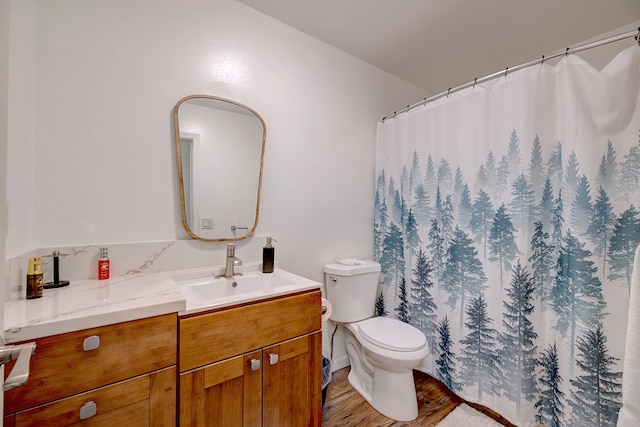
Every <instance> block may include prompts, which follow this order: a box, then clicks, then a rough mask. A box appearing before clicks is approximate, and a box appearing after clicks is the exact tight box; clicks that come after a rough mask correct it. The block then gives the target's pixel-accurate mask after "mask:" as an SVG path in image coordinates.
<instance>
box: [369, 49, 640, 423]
mask: <svg viewBox="0 0 640 427" xmlns="http://www.w3.org/2000/svg"><path fill="white" fill-rule="evenodd" d="M639 70H640V47H637V46H634V47H632V48H629V49H626V50H624V51H622V52H621V53H620V54H619V55H617V56H616V57H615V58H614V59H613V60H612V61H611V63H609V64H608V65H607V66H606V67H605V68H603V69H602V70H596V69H595V68H593V67H592V66H591V65H590V64H588V63H587V62H585V61H584V60H582V59H581V58H580V57H578V56H576V55H568V56H565V57H564V58H562V59H561V60H560V61H559V62H558V63H557V64H555V65H551V64H547V63H543V64H539V65H534V66H531V67H528V68H524V69H521V70H519V71H516V72H505V75H504V76H501V77H498V78H496V79H493V80H491V81H489V82H486V83H482V84H476V85H475V86H473V87H469V88H467V89H464V90H461V91H458V92H455V93H452V94H450V95H448V96H446V97H442V98H440V99H438V100H436V101H433V102H427V103H425V105H422V106H419V107H415V108H413V109H411V110H409V111H408V112H406V113H402V114H399V115H397V117H393V118H390V119H386V120H385V121H383V122H381V123H379V124H378V132H377V147H376V149H377V154H376V185H375V189H376V194H375V218H374V244H375V246H374V256H375V259H376V260H377V261H378V262H379V263H380V264H381V266H382V274H381V276H380V284H379V294H378V297H377V300H376V312H377V314H378V315H383V316H390V317H396V318H398V319H400V320H402V321H404V322H407V323H409V324H412V325H414V326H416V327H417V328H419V329H420V330H421V331H422V332H424V334H425V336H426V337H427V341H428V343H429V346H430V355H429V356H428V357H427V358H426V359H425V361H424V363H423V365H422V367H421V368H419V369H421V370H423V371H425V372H427V373H429V374H431V375H433V376H434V377H436V378H438V379H439V380H440V381H442V382H443V383H444V384H446V385H447V387H448V388H449V389H451V390H452V391H453V392H455V393H456V394H458V395H460V396H462V397H464V398H465V399H468V400H470V401H474V402H479V403H481V404H483V405H485V406H488V407H490V408H492V409H494V410H496V411H497V412H499V413H500V414H501V415H503V416H505V417H506V418H508V419H509V420H511V421H512V422H513V423H515V424H517V425H521V426H527V425H534V424H535V423H538V422H540V423H543V424H545V425H547V426H589V427H591V426H615V423H616V419H617V414H618V411H619V409H620V406H621V401H622V398H621V390H622V387H621V382H622V371H623V369H624V367H623V359H624V344H625V342H624V341H625V335H626V330H627V308H628V301H629V290H630V283H631V271H632V267H633V259H634V252H635V249H636V247H637V246H638V244H640V211H639V209H640V206H639V202H640V111H639V110H640V109H638V108H637V104H638V101H639V92H640V90H639V83H640V73H639ZM633 327H640V325H633Z"/></svg>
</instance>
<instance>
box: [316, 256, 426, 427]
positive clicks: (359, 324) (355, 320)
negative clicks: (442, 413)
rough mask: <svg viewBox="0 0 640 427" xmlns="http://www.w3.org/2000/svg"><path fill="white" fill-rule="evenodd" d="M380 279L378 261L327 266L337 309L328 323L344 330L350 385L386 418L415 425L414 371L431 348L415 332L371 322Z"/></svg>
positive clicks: (388, 323) (390, 321) (383, 321)
mask: <svg viewBox="0 0 640 427" xmlns="http://www.w3.org/2000/svg"><path fill="white" fill-rule="evenodd" d="M379 275H380V264H378V263H376V262H374V261H362V263H361V264H358V265H344V264H327V265H325V266H324V277H325V285H326V289H327V299H328V300H329V302H330V303H331V306H332V308H333V312H332V314H331V317H330V319H331V320H333V321H334V322H336V323H339V324H342V325H343V326H344V327H345V332H346V340H345V344H346V348H347V354H348V356H349V361H350V362H351V371H350V372H349V383H350V384H351V386H352V387H353V388H354V389H355V390H356V391H357V392H358V393H360V394H361V395H362V397H364V398H365V399H366V400H367V401H368V402H369V403H370V404H371V406H373V407H374V408H375V409H376V410H377V411H378V412H380V413H382V414H383V415H386V416H387V417H389V418H393V419H395V420H398V421H411V420H413V419H415V418H416V417H417V416H418V400H417V397H416V389H415V384H414V381H413V369H414V368H416V367H418V366H420V364H421V362H422V359H424V358H425V357H426V356H427V353H428V352H429V349H428V346H427V340H426V338H425V336H424V334H423V333H422V332H420V330H418V329H417V328H415V327H413V326H411V325H408V324H406V323H403V322H401V321H399V320H396V319H392V318H388V317H373V316H374V312H375V301H376V294H377V290H378V276H379ZM387 311H392V309H390V308H389V307H387Z"/></svg>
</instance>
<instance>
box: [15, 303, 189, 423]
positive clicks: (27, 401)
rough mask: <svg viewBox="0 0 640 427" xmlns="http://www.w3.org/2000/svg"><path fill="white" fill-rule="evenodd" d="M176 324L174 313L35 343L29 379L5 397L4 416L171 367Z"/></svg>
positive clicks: (174, 361) (62, 335)
mask: <svg viewBox="0 0 640 427" xmlns="http://www.w3.org/2000/svg"><path fill="white" fill-rule="evenodd" d="M176 325H177V315H176V314H175V313H173V314H166V315H163V316H157V317H150V318H147V319H140V320H134V321H131V322H125V323H118V324H114V325H109V326H103V327H99V328H92V329H85V330H82V331H78V332H70V333H67V334H60V335H54V336H51V337H45V338H41V339H38V340H36V342H37V347H36V354H35V355H33V356H32V358H31V367H30V373H29V380H28V381H27V383H26V384H25V385H23V386H22V387H18V388H15V389H13V390H10V391H7V392H6V393H5V414H8V413H11V412H16V411H20V410H23V409H26V408H30V407H33V406H36V405H40V404H43V403H45V402H50V401H52V400H55V399H60V398H63V397H67V396H71V395H73V394H77V393H80V392H84V391H87V390H91V389H93V388H97V387H101V386H104V385H107V384H112V383H115V382H117V381H122V380H124V379H127V378H131V377H134V376H137V375H141V374H145V373H148V372H151V371H154V370H158V369H161V368H165V367H167V366H170V365H175V364H176V351H175V349H176V345H177V326H176ZM87 338H88V340H87ZM98 338H99V343H98ZM85 348H87V349H86V350H85ZM10 370H11V366H7V368H6V370H5V375H6V374H7V373H8V372H9V371H10Z"/></svg>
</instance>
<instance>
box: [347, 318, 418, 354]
mask: <svg viewBox="0 0 640 427" xmlns="http://www.w3.org/2000/svg"><path fill="white" fill-rule="evenodd" d="M358 329H359V332H360V335H361V336H362V338H364V339H365V340H367V341H369V342H370V343H372V344H374V345H376V346H378V347H382V348H385V349H388V350H393V351H416V350H420V349H422V348H424V347H425V346H426V345H427V340H426V338H425V336H424V334H423V333H422V332H420V330H419V329H417V328H415V327H413V326H411V325H409V324H407V323H404V322H401V321H399V320H396V319H392V318H389V317H372V318H369V319H366V320H363V321H362V322H358Z"/></svg>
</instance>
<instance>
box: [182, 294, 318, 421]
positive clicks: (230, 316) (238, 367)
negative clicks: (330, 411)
mask: <svg viewBox="0 0 640 427" xmlns="http://www.w3.org/2000/svg"><path fill="white" fill-rule="evenodd" d="M320 306H321V295H320V291H319V290H314V291H309V292H303V293H299V294H294V295H290V296H285V297H281V298H274V299H271V300H266V301H260V302H256V303H252V304H248V305H242V306H237V307H232V308H227V309H221V310H218V311H213V312H208V313H205V314H199V315H195V316H192V317H182V318H180V321H179V336H180V345H179V368H180V380H179V384H180V392H179V394H180V399H179V402H180V403H179V407H180V414H179V420H180V425H181V426H185V427H186V426H212V425H220V426H225V427H226V426H247V427H248V426H251V427H254V426H265V427H270V426H277V427H281V426H320V424H321V417H322V393H321V388H322V342H321V340H322V335H321V331H320V330H321V314H320V310H321V308H320Z"/></svg>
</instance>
